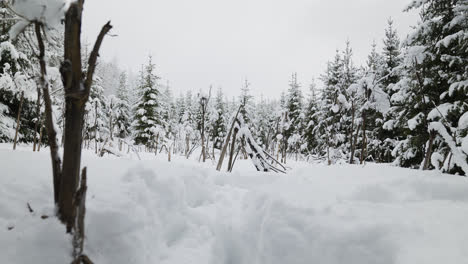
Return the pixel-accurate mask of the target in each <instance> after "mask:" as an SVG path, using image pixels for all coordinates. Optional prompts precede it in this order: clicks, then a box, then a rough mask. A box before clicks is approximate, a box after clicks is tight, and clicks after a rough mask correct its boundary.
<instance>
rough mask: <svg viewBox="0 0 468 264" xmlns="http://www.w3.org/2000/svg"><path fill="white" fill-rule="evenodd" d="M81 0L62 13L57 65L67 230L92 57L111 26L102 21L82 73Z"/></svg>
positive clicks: (71, 221) (62, 215) (71, 223)
mask: <svg viewBox="0 0 468 264" xmlns="http://www.w3.org/2000/svg"><path fill="white" fill-rule="evenodd" d="M83 3H84V1H83V0H78V1H75V2H73V3H71V5H70V8H69V9H68V11H67V13H66V16H65V43H64V50H65V54H64V58H65V60H64V62H63V63H62V66H61V68H60V73H61V74H62V80H63V84H64V88H65V131H64V133H65V142H64V154H63V170H62V177H63V178H62V180H61V184H60V191H59V217H60V219H61V220H62V222H63V223H65V225H66V226H67V232H71V230H72V227H73V226H74V224H75V219H76V218H75V217H76V210H75V206H74V200H75V199H74V198H75V194H76V192H77V189H78V179H79V175H80V166H81V145H82V131H83V123H84V121H83V117H84V113H85V104H86V102H87V101H88V98H89V93H90V89H91V84H92V81H93V76H94V71H95V68H96V61H97V57H98V55H99V49H100V47H101V44H102V41H103V39H104V36H105V35H106V34H107V33H108V32H109V30H110V29H111V28H112V26H111V25H110V22H107V24H105V25H104V26H103V27H102V29H101V31H100V33H99V35H98V37H97V40H96V42H95V44H94V47H93V50H92V52H91V54H90V56H89V60H88V69H87V71H86V76H84V74H83V72H82V65H81V19H82V12H83Z"/></svg>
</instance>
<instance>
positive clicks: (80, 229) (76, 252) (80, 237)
mask: <svg viewBox="0 0 468 264" xmlns="http://www.w3.org/2000/svg"><path fill="white" fill-rule="evenodd" d="M86 172H87V170H86V167H84V168H83V170H82V172H81V183H80V188H79V189H78V191H77V192H76V197H75V200H74V207H75V208H74V209H75V214H76V222H75V227H74V233H73V257H74V258H76V257H78V256H80V255H81V254H83V245H84V239H85V221H84V220H85V215H86V191H87V189H88V185H87V175H86Z"/></svg>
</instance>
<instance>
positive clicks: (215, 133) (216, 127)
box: [210, 88, 227, 149]
mask: <svg viewBox="0 0 468 264" xmlns="http://www.w3.org/2000/svg"><path fill="white" fill-rule="evenodd" d="M210 119H211V120H212V121H211V122H212V124H213V125H212V129H211V130H210V137H211V138H212V140H213V144H214V147H215V148H217V149H221V148H222V146H223V143H224V138H225V136H226V130H227V128H226V107H225V103H224V99H223V91H222V90H221V88H220V89H218V92H217V93H216V98H215V102H214V111H213V112H211V115H210Z"/></svg>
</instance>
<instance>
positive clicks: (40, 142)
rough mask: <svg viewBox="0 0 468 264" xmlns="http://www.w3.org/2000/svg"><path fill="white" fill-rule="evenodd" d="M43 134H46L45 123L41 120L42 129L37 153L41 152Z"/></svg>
mask: <svg viewBox="0 0 468 264" xmlns="http://www.w3.org/2000/svg"><path fill="white" fill-rule="evenodd" d="M43 132H44V124H43V122H42V120H41V128H40V129H39V141H38V142H37V152H39V151H41V144H42V135H43Z"/></svg>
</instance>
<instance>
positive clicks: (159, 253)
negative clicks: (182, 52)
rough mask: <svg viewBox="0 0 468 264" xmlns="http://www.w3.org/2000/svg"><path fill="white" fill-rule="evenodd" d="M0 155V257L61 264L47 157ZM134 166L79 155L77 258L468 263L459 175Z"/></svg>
mask: <svg viewBox="0 0 468 264" xmlns="http://www.w3.org/2000/svg"><path fill="white" fill-rule="evenodd" d="M7 147H8V149H6V147H5V145H2V146H0V165H1V167H2V173H1V174H2V175H1V177H0V255H1V256H3V258H4V259H6V260H7V262H5V263H31V262H33V261H35V262H37V263H68V262H70V261H69V257H68V256H67V254H68V252H70V244H71V243H70V239H69V237H68V236H66V235H65V234H64V233H65V228H64V226H62V225H61V224H59V222H58V220H56V219H55V218H54V217H50V218H48V219H44V220H43V219H41V216H42V215H44V214H45V215H53V206H52V203H53V202H52V184H51V177H52V176H51V169H50V160H49V153H48V152H47V149H45V150H44V151H42V152H40V153H33V152H31V151H30V149H29V148H28V150H25V149H22V148H20V150H19V151H11V150H10V149H9V148H10V146H9V145H7ZM194 156H196V155H194ZM142 158H143V160H142V161H136V160H132V159H127V158H113V157H104V158H97V157H96V156H95V155H94V154H93V153H89V152H85V153H84V159H83V165H87V166H88V185H89V189H88V196H87V197H88V200H87V215H86V228H87V230H86V232H87V233H86V234H87V240H86V242H85V245H86V249H85V252H86V253H87V254H88V255H89V256H90V258H91V259H92V260H93V261H94V262H95V263H163V264H165V263H171V264H174V263H181V264H182V263H184V264H185V263H213V264H223V263H226V264H227V263H239V264H240V263H249V264H250V263H265V264H267V263H268V264H280V263H281V264H284V263H288V264H289V263H291V264H296V263H298V264H299V263H321V264H343V263H346V264H365V263H369V264H371V263H372V264H380V263H382V264H391V263H401V264H403V263H405V264H414V263H427V264H430V263H437V264H440V263H442V262H443V263H454V264H458V263H460V264H463V263H468V262H467V259H468V243H467V242H468V221H466V220H467V219H468V182H466V179H465V178H462V177H456V176H451V175H443V174H440V173H438V172H421V171H415V170H407V169H401V168H395V167H389V166H385V165H374V164H368V165H366V166H365V167H362V166H350V165H339V166H338V165H337V166H332V167H327V166H323V165H318V164H305V163H292V164H289V166H291V167H293V169H292V170H291V171H289V173H288V174H287V175H282V174H274V173H271V174H270V173H257V172H255V171H253V168H252V167H253V166H252V164H251V162H250V161H242V160H239V161H238V162H237V163H236V168H235V171H234V172H233V173H232V174H227V173H219V172H217V171H215V170H214V166H212V164H210V163H208V164H199V163H198V162H196V161H192V160H186V159H184V158H179V157H173V158H174V161H173V162H171V163H168V162H167V161H165V159H166V157H164V155H158V156H156V159H155V158H154V156H153V155H151V154H145V155H143V156H142ZM28 202H29V203H30V205H31V207H32V209H33V210H34V213H30V212H29V211H28V208H27V203H28ZM9 227H13V229H11V230H8V228H9ZM2 262H3V261H2Z"/></svg>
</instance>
